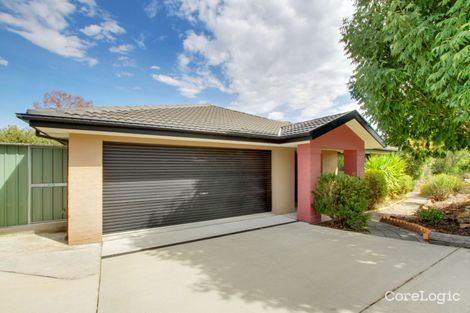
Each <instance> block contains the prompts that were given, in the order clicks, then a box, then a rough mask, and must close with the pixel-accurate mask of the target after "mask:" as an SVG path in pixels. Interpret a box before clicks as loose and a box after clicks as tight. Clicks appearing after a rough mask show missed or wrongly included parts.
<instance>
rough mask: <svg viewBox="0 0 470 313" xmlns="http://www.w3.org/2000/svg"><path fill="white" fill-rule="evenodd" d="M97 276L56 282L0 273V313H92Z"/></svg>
mask: <svg viewBox="0 0 470 313" xmlns="http://www.w3.org/2000/svg"><path fill="white" fill-rule="evenodd" d="M98 285H99V275H98V274H96V275H92V276H88V277H85V278H81V279H57V278H47V277H39V276H31V275H23V274H15V273H4V272H0V312H8V313H31V312H34V313H64V312H67V313H95V312H96V302H97V293H98Z"/></svg>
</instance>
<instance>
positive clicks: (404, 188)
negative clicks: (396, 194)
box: [400, 175, 414, 194]
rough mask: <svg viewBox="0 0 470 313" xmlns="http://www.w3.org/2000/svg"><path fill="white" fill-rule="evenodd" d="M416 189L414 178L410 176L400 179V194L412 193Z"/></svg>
mask: <svg viewBox="0 0 470 313" xmlns="http://www.w3.org/2000/svg"><path fill="white" fill-rule="evenodd" d="M413 189H414V184H413V178H411V176H410V175H403V176H402V177H400V193H401V194H405V193H408V192H410V191H413Z"/></svg>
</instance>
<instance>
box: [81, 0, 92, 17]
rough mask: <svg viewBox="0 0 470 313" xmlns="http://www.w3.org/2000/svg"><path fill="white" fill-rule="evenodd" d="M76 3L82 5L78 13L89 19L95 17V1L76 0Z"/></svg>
mask: <svg viewBox="0 0 470 313" xmlns="http://www.w3.org/2000/svg"><path fill="white" fill-rule="evenodd" d="M78 2H79V3H80V4H82V6H81V7H80V11H82V12H83V13H85V14H86V15H87V16H90V17H92V16H95V15H96V11H97V6H96V2H95V0H78Z"/></svg>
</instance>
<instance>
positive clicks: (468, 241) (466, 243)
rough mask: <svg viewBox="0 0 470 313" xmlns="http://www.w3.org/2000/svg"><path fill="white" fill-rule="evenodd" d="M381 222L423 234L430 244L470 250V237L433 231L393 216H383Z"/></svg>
mask: <svg viewBox="0 0 470 313" xmlns="http://www.w3.org/2000/svg"><path fill="white" fill-rule="evenodd" d="M380 221H381V222H383V223H387V224H391V225H395V226H398V227H401V228H404V229H407V230H410V231H413V232H415V233H418V234H421V235H422V236H423V239H424V240H427V241H428V242H429V243H433V244H438V245H445V246H453V247H461V248H467V249H470V237H469V236H460V235H452V234H445V233H440V232H436V231H431V230H430V229H429V228H427V227H424V226H421V225H418V224H415V223H411V222H407V221H404V220H401V219H399V218H396V217H393V216H382V217H381V218H380Z"/></svg>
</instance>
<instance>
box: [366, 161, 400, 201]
mask: <svg viewBox="0 0 470 313" xmlns="http://www.w3.org/2000/svg"><path fill="white" fill-rule="evenodd" d="M365 168H366V171H369V170H376V171H381V172H383V174H384V176H385V180H386V182H387V195H388V196H390V197H394V196H397V195H400V194H401V193H403V183H402V176H404V175H406V173H405V169H406V162H405V161H404V160H403V159H401V158H400V157H399V156H398V155H393V154H383V155H373V156H371V157H370V158H369V159H368V160H367V162H366V164H365Z"/></svg>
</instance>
